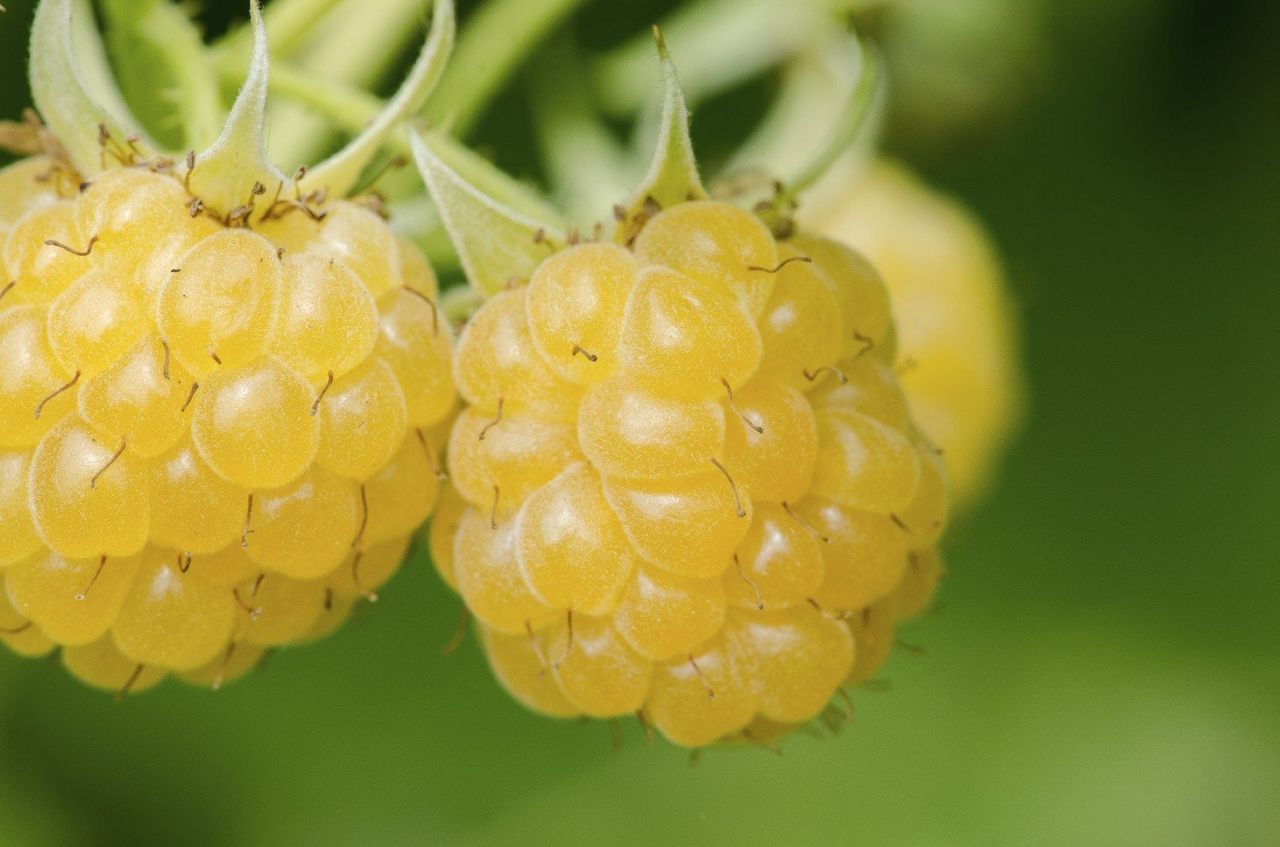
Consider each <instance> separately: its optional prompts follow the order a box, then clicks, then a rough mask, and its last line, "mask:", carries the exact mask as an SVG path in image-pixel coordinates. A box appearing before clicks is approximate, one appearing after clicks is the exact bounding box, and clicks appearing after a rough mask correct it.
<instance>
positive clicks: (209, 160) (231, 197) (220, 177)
mask: <svg viewBox="0 0 1280 847" xmlns="http://www.w3.org/2000/svg"><path fill="white" fill-rule="evenodd" d="M249 19H250V22H251V23H252V25H253V55H252V57H251V58H250V60H249V74H248V76H247V77H246V78H245V81H244V86H243V87H241V89H240V93H239V94H238V95H237V96H236V101H235V103H234V104H233V105H232V107H231V114H230V115H228V116H227V122H226V124H225V125H224V126H223V128H222V134H221V135H220V136H219V137H218V140H217V141H215V142H214V144H213V146H212V147H210V148H209V149H208V150H206V151H204V152H203V153H201V154H200V155H199V156H197V157H196V158H195V167H194V168H193V169H192V170H191V171H190V172H189V173H188V175H187V176H188V184H189V187H190V189H191V192H192V194H194V195H195V196H197V197H199V198H200V199H201V201H203V202H204V204H205V206H206V207H208V208H210V209H211V210H213V211H215V212H217V213H220V214H221V215H223V216H233V215H234V212H236V211H237V210H239V209H242V208H243V207H244V206H246V205H249V206H251V205H252V203H253V200H254V198H255V196H257V195H259V194H261V193H262V192H263V191H264V190H267V189H269V188H270V187H274V186H276V185H279V184H283V183H284V182H285V177H284V175H283V174H281V173H280V171H278V170H277V169H276V167H275V166H274V165H272V164H271V162H270V161H269V160H268V159H267V150H266V139H265V138H264V136H263V116H264V114H265V111H266V105H267V74H268V72H269V64H270V63H269V60H268V58H267V32H266V29H265V27H263V25H262V11H261V9H259V8H258V0H250V3H249Z"/></svg>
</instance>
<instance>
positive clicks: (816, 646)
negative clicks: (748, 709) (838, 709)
mask: <svg viewBox="0 0 1280 847" xmlns="http://www.w3.org/2000/svg"><path fill="white" fill-rule="evenodd" d="M725 629H726V632H727V635H726V638H727V639H728V641H729V643H730V644H731V645H733V655H734V663H735V664H736V665H737V666H738V668H739V673H740V674H742V676H743V677H745V678H747V679H749V680H750V681H751V688H752V690H753V692H754V693H755V696H756V700H757V703H758V704H759V710H760V714H761V715H763V716H764V717H766V718H768V719H770V720H774V721H778V722H781V723H789V724H798V723H803V722H805V721H807V720H809V719H810V718H812V717H814V716H815V715H817V714H818V713H819V712H820V711H822V708H823V707H824V706H825V705H826V704H827V701H828V700H830V699H831V692H832V691H834V690H835V689H836V687H837V686H839V685H840V683H841V682H842V681H843V680H844V678H845V676H846V675H847V674H848V673H849V668H850V667H851V666H852V664H853V657H854V644H853V638H852V637H851V636H850V634H849V629H848V628H847V627H846V626H845V625H844V624H843V623H840V622H839V621H834V620H831V619H830V618H827V617H826V616H824V615H823V614H822V613H821V612H819V611H817V610H816V609H814V608H813V607H811V606H808V605H804V606H797V607H796V608H794V609H789V610H786V611H782V612H765V613H763V614H761V613H756V614H750V615H747V614H742V613H735V614H734V615H732V616H731V617H730V619H729V621H728V622H727V623H726V625H725Z"/></svg>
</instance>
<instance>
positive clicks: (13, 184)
mask: <svg viewBox="0 0 1280 847" xmlns="http://www.w3.org/2000/svg"><path fill="white" fill-rule="evenodd" d="M54 178H55V176H54V173H53V163H52V162H51V161H50V160H49V159H48V158H47V157H45V156H30V157H28V158H26V159H19V160H18V161H16V162H14V163H13V164H11V165H9V166H7V167H4V168H0V238H2V236H3V233H4V232H6V231H7V230H8V229H9V227H11V226H12V225H13V224H14V223H16V222H17V221H18V220H20V219H21V218H22V216H23V215H25V214H26V213H27V212H29V211H31V210H32V209H35V208H37V207H40V206H47V205H49V204H51V203H55V202H57V199H58V197H57V195H56V194H55V193H54V192H53V190H52V185H53V179H54Z"/></svg>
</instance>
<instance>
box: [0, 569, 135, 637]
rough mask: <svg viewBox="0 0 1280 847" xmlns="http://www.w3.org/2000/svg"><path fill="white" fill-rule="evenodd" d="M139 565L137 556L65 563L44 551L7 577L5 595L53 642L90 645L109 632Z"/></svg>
mask: <svg viewBox="0 0 1280 847" xmlns="http://www.w3.org/2000/svg"><path fill="white" fill-rule="evenodd" d="M141 562H142V557H141V556H138V555H134V556H126V557H123V558H119V557H100V556H95V557H93V558H91V559H67V558H65V557H63V556H61V555H59V554H57V553H52V552H47V551H42V552H40V553H37V554H35V555H34V556H32V557H31V558H29V559H27V560H26V561H24V562H21V563H19V564H17V565H14V566H13V567H11V568H9V569H8V570H6V571H5V589H6V590H7V591H8V592H9V601H10V602H11V603H12V604H13V607H14V608H15V609H17V610H18V611H19V612H21V613H22V614H23V615H25V616H26V617H28V618H30V619H31V620H33V621H35V622H36V623H37V624H39V626H40V628H41V629H42V630H44V632H45V633H46V634H47V635H48V636H49V637H50V638H52V639H53V640H54V641H57V642H58V643H59V644H64V645H66V644H71V645H76V644H89V643H90V642H93V641H96V640H98V639H99V638H101V637H102V636H103V635H105V634H106V633H107V631H108V630H109V629H110V628H111V624H112V623H113V622H114V621H115V619H116V616H117V615H118V614H119V613H120V608H121V607H122V606H123V605H124V600H125V596H126V595H127V594H128V593H129V590H130V588H131V587H132V586H133V581H134V578H135V577H136V576H137V574H138V566H139V565H140V564H141Z"/></svg>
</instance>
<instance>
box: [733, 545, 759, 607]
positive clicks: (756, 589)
mask: <svg viewBox="0 0 1280 847" xmlns="http://www.w3.org/2000/svg"><path fill="white" fill-rule="evenodd" d="M733 566H734V567H735V568H737V569H738V577H739V578H740V579H741V580H742V581H743V582H745V583H746V584H747V585H748V586H750V588H751V590H752V592H754V593H755V595H756V608H757V609H760V610H763V609H764V598H763V597H761V596H760V588H759V587H758V586H757V585H756V584H755V583H754V582H752V581H751V580H749V579H747V575H746V573H745V572H744V571H743V570H742V560H740V559H739V558H738V554H737V553H734V554H733Z"/></svg>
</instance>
